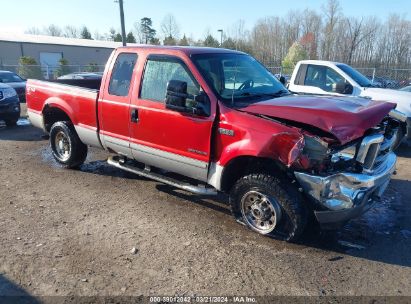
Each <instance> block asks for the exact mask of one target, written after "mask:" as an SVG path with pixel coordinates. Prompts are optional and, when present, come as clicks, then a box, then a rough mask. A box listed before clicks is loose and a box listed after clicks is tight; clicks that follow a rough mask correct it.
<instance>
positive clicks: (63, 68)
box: [54, 58, 70, 78]
mask: <svg viewBox="0 0 411 304" xmlns="http://www.w3.org/2000/svg"><path fill="white" fill-rule="evenodd" d="M68 64H69V62H68V60H67V59H65V58H61V59H60V60H59V66H58V68H57V70H55V71H54V78H57V77H60V76H63V75H66V74H69V73H70V67H69V66H68Z"/></svg>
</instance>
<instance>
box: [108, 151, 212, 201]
mask: <svg viewBox="0 0 411 304" xmlns="http://www.w3.org/2000/svg"><path fill="white" fill-rule="evenodd" d="M107 163H108V164H109V165H111V166H114V167H116V168H119V169H121V170H124V171H127V172H131V173H134V174H137V175H140V176H143V177H146V178H149V179H152V180H155V181H158V182H160V183H163V184H167V185H170V186H173V187H175V188H178V189H181V190H185V191H188V192H191V193H195V194H199V195H217V190H215V189H214V188H207V187H200V186H194V185H190V184H187V183H182V182H180V181H178V180H176V179H173V178H169V177H166V176H163V175H160V174H157V173H154V172H150V171H148V170H144V169H139V168H136V167H132V166H129V165H127V164H125V163H122V162H121V160H120V158H119V157H118V156H110V157H109V158H108V159H107Z"/></svg>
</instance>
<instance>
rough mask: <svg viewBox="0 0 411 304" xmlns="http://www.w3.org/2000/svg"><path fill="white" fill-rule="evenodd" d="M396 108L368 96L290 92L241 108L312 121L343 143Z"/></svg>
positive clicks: (361, 134) (268, 114) (312, 124)
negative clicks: (291, 94) (302, 94)
mask: <svg viewBox="0 0 411 304" xmlns="http://www.w3.org/2000/svg"><path fill="white" fill-rule="evenodd" d="M394 108H395V104H392V103H388V102H380V101H373V100H370V99H365V98H353V97H326V96H286V97H281V98H275V99H270V100H267V101H263V102H259V103H255V104H252V105H250V106H248V107H246V108H242V109H241V110H242V111H244V112H248V113H252V114H259V115H266V116H270V117H272V118H279V119H286V120H290V121H295V122H299V123H304V124H307V125H311V126H313V127H316V128H319V129H321V130H323V131H325V132H328V133H331V134H332V135H334V136H335V137H336V138H337V139H338V140H339V141H340V142H341V144H345V143H348V142H350V141H352V140H354V139H357V138H359V137H361V136H363V135H364V132H365V131H366V130H368V129H369V128H371V127H374V126H376V125H377V124H378V123H380V122H381V121H382V119H383V118H384V117H385V116H386V115H387V114H388V113H389V112H390V111H391V110H392V109H394Z"/></svg>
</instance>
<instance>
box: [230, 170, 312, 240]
mask: <svg viewBox="0 0 411 304" xmlns="http://www.w3.org/2000/svg"><path fill="white" fill-rule="evenodd" d="M230 205H231V210H232V213H233V215H234V217H235V218H236V219H237V220H238V221H240V222H242V223H244V224H246V225H247V226H248V227H249V228H250V229H252V230H254V231H256V232H258V233H260V234H264V235H269V236H272V237H274V238H276V239H280V240H284V241H295V240H296V239H298V237H299V236H300V235H301V234H302V232H303V231H304V229H305V225H306V222H307V210H306V208H305V206H304V204H303V200H302V197H301V195H300V193H298V191H297V189H295V187H294V186H293V185H292V184H290V183H287V182H285V181H283V180H281V179H279V178H277V177H274V176H271V175H268V174H262V173H259V174H250V175H247V176H244V177H242V178H241V179H239V180H238V181H237V182H236V183H235V185H234V186H233V188H232V190H231V192H230Z"/></svg>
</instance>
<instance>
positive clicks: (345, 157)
mask: <svg viewBox="0 0 411 304" xmlns="http://www.w3.org/2000/svg"><path fill="white" fill-rule="evenodd" d="M356 151H357V145H356V144H354V145H351V146H349V147H346V148H344V149H343V150H341V151H338V152H336V153H334V154H332V155H331V162H332V163H334V164H335V163H338V162H339V161H350V160H353V159H354V157H355V154H356Z"/></svg>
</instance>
